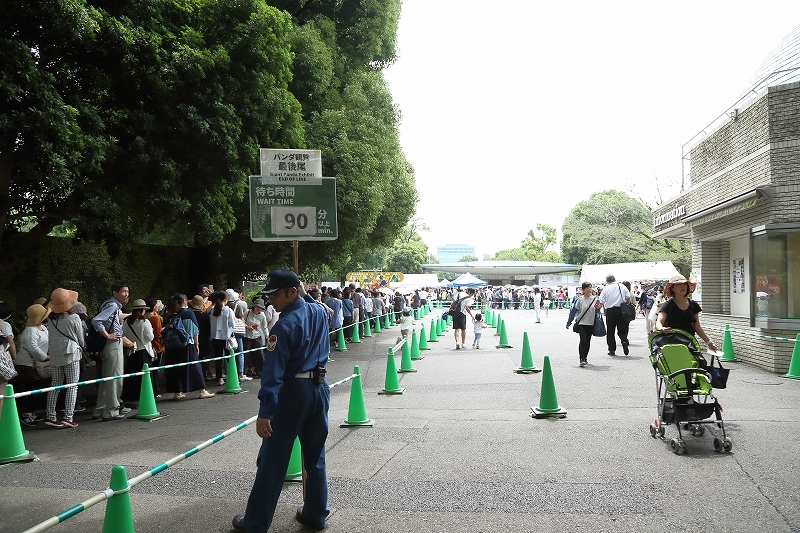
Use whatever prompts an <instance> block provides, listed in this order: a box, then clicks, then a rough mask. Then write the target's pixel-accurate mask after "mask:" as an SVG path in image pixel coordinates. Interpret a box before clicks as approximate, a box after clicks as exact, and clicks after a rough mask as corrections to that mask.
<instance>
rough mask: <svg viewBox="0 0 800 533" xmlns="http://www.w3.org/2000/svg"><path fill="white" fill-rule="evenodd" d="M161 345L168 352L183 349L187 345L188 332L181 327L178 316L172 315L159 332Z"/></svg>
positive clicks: (181, 321) (181, 322)
mask: <svg viewBox="0 0 800 533" xmlns="http://www.w3.org/2000/svg"><path fill="white" fill-rule="evenodd" d="M161 343H162V344H163V345H164V347H165V348H167V349H168V350H175V349H178V348H183V347H184V346H186V345H187V344H189V332H188V331H186V328H184V327H183V320H181V316H180V315H174V316H172V317H171V318H170V319H169V322H167V324H166V325H165V326H164V329H162V330H161Z"/></svg>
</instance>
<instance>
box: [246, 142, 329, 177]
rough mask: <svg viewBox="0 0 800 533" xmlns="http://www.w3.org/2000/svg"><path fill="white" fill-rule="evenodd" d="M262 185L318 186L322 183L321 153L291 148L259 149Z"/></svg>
mask: <svg viewBox="0 0 800 533" xmlns="http://www.w3.org/2000/svg"><path fill="white" fill-rule="evenodd" d="M259 156H260V160H261V184H262V185H294V184H298V185H319V184H321V183H322V151H320V150H299V149H293V148H285V149H284V148H261V150H260V154H259Z"/></svg>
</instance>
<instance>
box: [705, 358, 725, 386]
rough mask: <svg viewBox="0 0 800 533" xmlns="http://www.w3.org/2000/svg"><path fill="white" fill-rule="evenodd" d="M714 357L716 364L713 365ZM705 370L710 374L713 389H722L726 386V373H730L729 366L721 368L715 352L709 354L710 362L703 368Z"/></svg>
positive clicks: (720, 362)
mask: <svg viewBox="0 0 800 533" xmlns="http://www.w3.org/2000/svg"><path fill="white" fill-rule="evenodd" d="M715 359H716V361H717V365H719V366H714V360H715ZM704 370H705V371H706V372H708V373H709V374H711V386H712V387H714V388H715V389H724V388H725V387H727V386H728V374H730V371H731V369H730V368H723V367H722V361H720V360H719V357H717V356H716V354H713V355H712V356H711V364H710V365H708V366H707V367H705V368H704Z"/></svg>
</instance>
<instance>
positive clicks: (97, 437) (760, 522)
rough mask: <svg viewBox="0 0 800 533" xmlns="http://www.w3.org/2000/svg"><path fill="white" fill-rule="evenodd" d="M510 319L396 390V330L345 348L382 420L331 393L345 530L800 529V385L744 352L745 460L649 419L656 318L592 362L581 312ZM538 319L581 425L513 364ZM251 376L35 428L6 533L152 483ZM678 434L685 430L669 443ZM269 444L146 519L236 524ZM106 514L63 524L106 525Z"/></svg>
mask: <svg viewBox="0 0 800 533" xmlns="http://www.w3.org/2000/svg"><path fill="white" fill-rule="evenodd" d="M431 316H432V315H428V316H427V317H425V319H424V320H423V322H425V324H426V327H427V328H429V327H430V318H431ZM502 316H503V319H504V320H505V321H506V327H507V332H508V340H509V344H511V345H512V346H513V348H507V349H503V348H495V347H494V346H495V344H497V342H498V337H496V336H494V330H488V329H487V330H485V333H484V341H483V342H482V347H481V349H480V350H472V349H467V350H459V351H456V350H455V345H454V341H453V340H452V333H451V332H447V334H446V335H445V336H444V337H439V342H436V343H430V347H431V350H429V351H426V352H423V355H424V359H422V360H419V361H414V363H413V364H414V367H415V368H416V369H417V370H418V372H416V373H406V374H401V375H400V376H399V380H400V385H401V386H402V387H405V392H404V393H403V394H402V395H379V394H378V391H380V390H381V389H382V388H383V387H384V383H385V377H386V363H387V352H388V348H389V347H390V346H391V345H392V344H394V341H395V339H396V337H397V335H398V328H397V327H393V328H391V329H389V330H388V331H387V330H384V331H382V332H381V333H377V334H373V336H372V337H371V338H368V339H364V342H362V343H361V344H349V345H348V350H347V351H345V352H334V354H333V357H334V358H335V361H333V362H331V363H330V364H329V366H328V369H329V372H328V377H329V380H330V381H331V382H334V381H338V380H340V379H343V378H345V377H347V376H349V375H350V374H351V373H352V371H353V367H354V365H356V364H357V365H359V367H360V369H361V375H362V381H363V387H364V397H365V403H366V408H367V414H368V416H369V417H370V418H371V419H373V420H374V423H375V425H374V427H372V428H356V429H354V428H340V427H339V425H338V424H339V423H340V422H341V421H342V420H344V419H345V418H346V417H347V409H348V405H349V396H350V390H351V386H350V383H347V384H344V385H342V386H339V387H336V388H334V389H333V390H332V392H331V411H330V421H331V428H330V435H329V438H328V446H327V458H328V476H329V485H330V506H331V516H330V518H329V521H328V530H329V531H331V532H387V533H388V532H392V533H397V532H426V533H427V532H486V533H489V532H498V533H500V532H502V533H507V532H517V531H519V532H528V531H531V532H532V531H537V532H538V531H570V532H589V531H597V532H631V531H652V532H661V531H663V532H667V531H669V532H674V531H693V530H699V529H702V530H716V531H735V532H759V533H768V532H787V531H800V490H799V489H800V476H798V472H800V469H798V467H797V463H798V462H800V443H799V442H798V439H797V438H796V437H795V435H796V433H795V432H794V430H793V429H792V428H794V424H796V423H798V421H800V414H798V413H799V412H800V409H798V407H800V381H796V380H788V379H784V378H782V377H779V376H776V375H774V374H770V373H768V372H765V371H763V370H759V369H756V368H754V367H750V366H747V365H743V364H741V363H730V364H729V366H730V367H731V368H732V369H733V370H732V372H731V376H730V380H729V384H728V388H727V389H725V390H721V391H717V395H718V397H719V399H720V402H721V403H722V405H723V408H724V417H725V425H726V430H727V431H728V436H729V437H730V438H731V439H732V440H733V443H734V445H733V450H732V453H729V454H725V453H717V452H715V451H714V450H713V448H712V438H713V435H712V432H714V431H717V430H716V429H713V428H709V431H707V432H706V434H705V435H703V436H700V437H693V436H690V435H687V436H686V441H687V452H688V453H687V454H686V455H675V454H673V453H672V452H671V451H670V449H669V442H668V440H666V441H665V440H661V439H653V438H651V437H650V434H649V431H648V427H649V424H650V422H651V421H652V419H653V418H654V417H655V415H656V392H655V378H654V374H653V370H652V368H651V367H650V365H649V362H648V360H647V348H646V342H645V332H644V321H643V320H641V319H639V320H637V321H635V322H634V323H633V324H632V334H631V354H630V356H628V357H625V356H622V355H620V356H617V357H613V358H612V357H609V356H608V355H606V352H607V349H606V346H605V342H604V339H594V340H593V346H592V350H591V353H590V355H589V363H590V364H589V366H587V367H586V368H579V366H578V355H577V343H578V336H577V335H576V334H574V333H572V332H571V331H570V330H567V329H565V327H564V326H565V322H566V316H567V311H566V310H563V311H550V316H549V317H547V318H544V317H543V319H542V323H541V324H535V323H534V318H533V311H522V310H520V311H511V310H507V311H504V312H503V313H502ZM526 331H527V332H528V335H529V337H530V342H531V347H532V353H533V360H534V363H535V364H536V366H538V367H539V368H541V367H542V366H543V357H544V356H545V355H547V356H549V359H550V362H551V366H552V375H553V382H554V385H555V389H556V393H557V400H558V404H559V405H561V406H562V407H564V408H565V409H566V410H567V412H568V413H567V417H566V418H563V419H558V420H536V419H532V418H531V417H530V416H529V413H530V407H531V406H534V407H535V406H538V404H539V394H540V390H541V384H542V377H543V375H542V374H541V373H538V374H530V375H524V374H515V373H514V372H512V370H513V369H514V368H516V367H518V366H519V364H520V360H521V353H522V352H521V349H522V336H523V332H526ZM471 338H472V334H471V333H470V334H469V336H468V342H469V343H471ZM715 340H721V339H715ZM718 344H721V343H719V342H718ZM734 344H735V339H734ZM396 361H397V362H396V365H397V367H399V366H400V358H399V357H398V358H397V359H396ZM242 386H243V388H245V389H247V390H249V391H250V392H249V393H246V394H239V395H227V396H223V395H218V396H217V397H216V398H213V399H210V400H199V399H194V396H195V395H192V398H191V399H189V400H186V401H183V402H173V401H167V400H165V401H160V402H159V410H161V411H162V412H164V413H168V414H169V415H170V416H169V417H167V418H165V419H162V420H158V421H154V422H146V421H139V420H127V421H120V422H105V423H104V422H92V421H90V420H89V417H90V415H91V410H88V411H87V412H86V413H85V414H83V415H79V416H77V417H76V420H77V421H78V422H79V427H78V428H76V429H64V430H55V429H51V428H46V427H44V426H43V425H41V424H40V425H39V427H36V428H27V427H25V428H23V434H24V438H25V444H26V447H27V448H28V449H29V450H31V451H33V452H35V454H36V456H37V459H38V460H37V461H35V462H31V463H26V464H17V465H11V466H6V467H4V468H0V532H3V533H5V532H9V533H11V532H14V533H18V532H20V531H23V530H25V529H27V528H29V527H32V526H33V525H35V524H37V523H38V522H40V521H43V520H45V519H47V518H49V517H51V516H53V515H55V514H57V513H58V512H61V511H63V510H64V509H67V508H69V507H71V506H73V505H75V504H77V503H79V502H81V501H83V500H85V499H87V498H88V497H90V496H92V495H94V494H96V493H97V492H98V491H100V490H103V489H105V488H106V487H107V486H108V483H109V476H110V472H111V468H112V466H113V465H115V464H122V465H125V467H126V469H127V473H128V477H129V478H130V477H133V476H135V475H137V474H139V473H141V472H144V471H146V470H149V469H150V468H152V467H154V466H155V465H158V464H160V463H161V462H163V461H165V460H167V459H169V458H171V457H173V456H176V455H179V454H181V453H183V452H184V451H186V450H187V449H189V448H191V447H193V446H196V445H197V444H199V443H201V442H203V441H205V440H207V439H209V438H211V437H213V436H214V435H216V434H218V433H221V432H223V431H225V430H226V429H228V428H231V427H233V426H235V425H236V424H237V423H239V422H241V421H242V420H245V419H247V418H249V417H250V416H252V415H253V414H255V413H256V411H257V402H258V399H257V397H256V392H257V389H258V383H257V382H255V381H251V382H245V383H243V385H242ZM214 389H216V387H212V390H214ZM676 433H677V432H676V430H675V428H674V426H670V427H669V428H668V429H667V438H670V437H672V436H674V435H676ZM0 438H2V436H0ZM258 446H259V439H258V437H257V436H256V434H255V429H254V428H252V427H248V428H245V429H243V430H242V431H239V432H237V433H235V434H233V435H231V436H229V437H227V438H225V439H223V440H221V441H220V442H218V443H216V444H215V445H213V446H211V447H210V448H208V449H206V450H204V451H201V452H200V453H198V454H196V455H194V456H192V457H190V458H189V459H187V460H185V461H183V462H181V463H179V464H178V465H176V466H174V467H171V468H169V469H167V470H165V471H163V472H162V473H160V474H158V475H157V476H155V477H153V478H151V479H149V480H147V481H145V482H143V483H141V484H140V485H138V486H137V487H134V488H133V489H132V491H131V494H130V496H131V502H132V505H131V506H132V512H133V517H134V521H135V526H136V531H137V532H139V533H164V532H170V533H190V532H191V533H195V532H203V533H212V532H227V531H230V521H231V517H232V516H233V515H234V514H237V513H241V512H242V511H243V510H244V506H245V502H246V499H247V496H248V494H249V490H250V486H251V483H252V480H253V476H254V472H255V456H256V452H257V450H258ZM301 503H302V495H301V490H300V488H299V487H297V486H288V485H287V487H286V488H285V490H284V493H283V495H282V497H281V501H280V503H279V505H278V509H277V512H276V516H275V521H274V523H273V531H280V532H299V531H303V527H302V526H300V525H299V524H298V523H296V522H295V521H294V511H295V510H296V508H297V507H298V506H299V505H301ZM104 508H105V504H100V505H97V506H95V507H93V508H91V509H88V510H86V511H85V512H83V513H80V514H78V515H76V516H75V517H73V518H70V519H69V520H67V521H66V522H64V523H62V524H59V525H58V526H56V527H55V528H53V529H52V531H56V532H59V533H64V532H82V533H83V532H93V531H97V532H99V531H101V530H102V529H103V516H104Z"/></svg>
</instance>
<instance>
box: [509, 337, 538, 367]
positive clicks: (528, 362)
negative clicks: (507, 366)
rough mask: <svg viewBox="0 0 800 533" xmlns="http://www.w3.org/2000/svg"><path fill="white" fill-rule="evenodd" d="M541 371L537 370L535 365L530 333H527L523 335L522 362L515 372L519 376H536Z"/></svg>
mask: <svg viewBox="0 0 800 533" xmlns="http://www.w3.org/2000/svg"><path fill="white" fill-rule="evenodd" d="M541 371H542V370H541V369H539V368H536V365H534V364H533V356H532V355H531V345H530V343H529V342H528V332H527V331H526V332H524V333H523V334H522V361H520V363H519V367H517V369H516V370H514V372H516V373H517V374H534V373H536V372H541Z"/></svg>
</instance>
